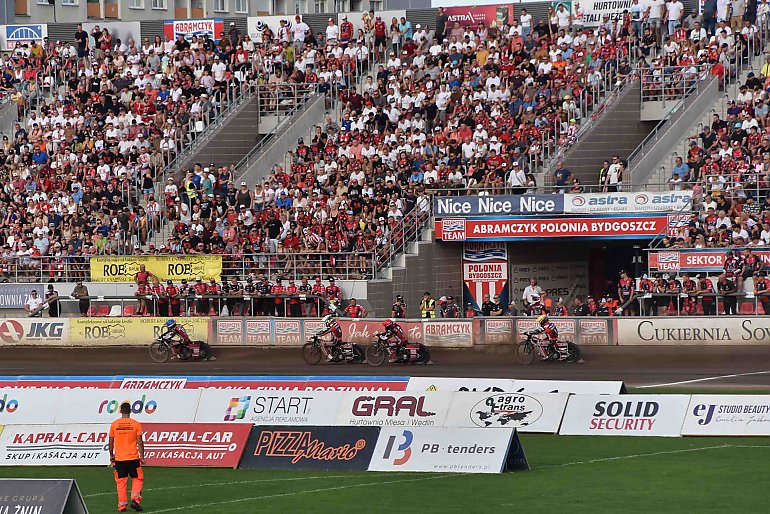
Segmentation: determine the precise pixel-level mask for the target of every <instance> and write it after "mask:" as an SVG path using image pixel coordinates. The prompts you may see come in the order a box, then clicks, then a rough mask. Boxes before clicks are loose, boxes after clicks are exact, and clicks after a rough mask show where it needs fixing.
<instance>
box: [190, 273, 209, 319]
mask: <svg viewBox="0 0 770 514" xmlns="http://www.w3.org/2000/svg"><path fill="white" fill-rule="evenodd" d="M207 291H208V288H207V287H206V284H204V283H203V279H202V278H201V277H195V285H194V286H193V292H194V294H195V314H196V315H197V316H206V315H207V314H208V313H209V299H208V298H205V296H206V294H207Z"/></svg>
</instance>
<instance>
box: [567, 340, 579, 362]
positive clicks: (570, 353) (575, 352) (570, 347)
mask: <svg viewBox="0 0 770 514" xmlns="http://www.w3.org/2000/svg"><path fill="white" fill-rule="evenodd" d="M582 360H583V354H582V352H581V351H580V347H579V346H578V345H576V344H575V343H567V362H580V361H582Z"/></svg>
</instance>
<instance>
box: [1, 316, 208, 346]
mask: <svg viewBox="0 0 770 514" xmlns="http://www.w3.org/2000/svg"><path fill="white" fill-rule="evenodd" d="M167 320H168V318H142V317H138V318H72V319H71V320H70V323H71V326H70V344H73V345H81V346H89V345H96V346H123V345H134V346H136V345H143V344H150V343H151V342H153V341H154V340H155V339H157V338H158V337H159V336H160V334H161V333H162V331H163V324H164V323H165V322H166V321H167ZM180 323H181V324H182V325H183V326H184V328H185V330H187V334H188V335H189V336H190V339H192V340H194V341H204V342H206V341H208V340H209V319H208V318H184V320H180ZM0 326H1V325H0ZM0 337H2V336H0Z"/></svg>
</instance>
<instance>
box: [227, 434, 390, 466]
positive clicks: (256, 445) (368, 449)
mask: <svg viewBox="0 0 770 514" xmlns="http://www.w3.org/2000/svg"><path fill="white" fill-rule="evenodd" d="M379 434H380V427H276V426H260V427H253V428H252V429H251V435H250V436H249V441H248V443H247V444H246V451H245V452H243V457H242V458H241V464H240V467H241V468H246V469H323V470H338V469H346V470H358V471H365V470H366V469H368V468H369V461H370V460H371V458H372V454H373V453H374V447H375V445H376V444H377V436H379Z"/></svg>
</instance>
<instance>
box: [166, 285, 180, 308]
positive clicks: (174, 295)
mask: <svg viewBox="0 0 770 514" xmlns="http://www.w3.org/2000/svg"><path fill="white" fill-rule="evenodd" d="M165 293H166V298H168V301H169V310H170V311H171V316H174V317H177V316H179V314H180V312H181V309H180V306H181V301H180V299H179V288H178V287H176V286H175V285H174V282H173V281H172V280H167V281H166V291H165Z"/></svg>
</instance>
